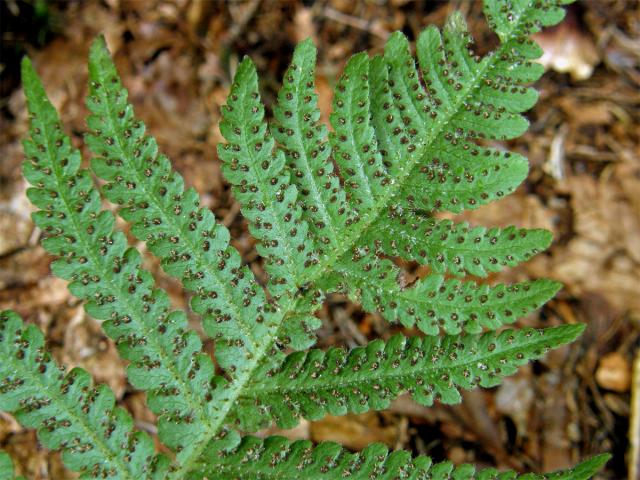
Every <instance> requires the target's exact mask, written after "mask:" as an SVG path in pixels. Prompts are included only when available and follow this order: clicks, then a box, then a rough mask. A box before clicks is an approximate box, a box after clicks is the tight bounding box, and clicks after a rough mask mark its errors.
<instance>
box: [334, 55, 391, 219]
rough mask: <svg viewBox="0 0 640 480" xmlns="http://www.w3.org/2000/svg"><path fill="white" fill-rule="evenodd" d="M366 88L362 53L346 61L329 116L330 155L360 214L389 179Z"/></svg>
mask: <svg viewBox="0 0 640 480" xmlns="http://www.w3.org/2000/svg"><path fill="white" fill-rule="evenodd" d="M369 88H370V85H369V57H368V56H367V54H366V53H364V52H362V53H359V54H357V55H354V56H353V57H351V59H350V60H349V62H348V63H347V65H346V67H345V69H344V73H343V74H342V76H341V77H340V80H339V82H338V84H337V86H336V91H335V96H334V99H333V113H332V114H331V116H330V121H331V126H332V127H333V130H334V131H333V132H332V133H331V134H330V135H329V140H330V143H331V148H332V151H333V157H334V159H335V161H336V163H337V165H338V167H339V169H340V175H341V176H342V178H343V180H344V189H345V193H346V196H347V198H348V200H349V203H350V204H352V205H353V206H354V208H356V209H357V210H358V212H359V214H360V215H366V214H368V213H369V211H370V210H371V209H372V208H373V207H374V205H375V203H376V200H377V199H378V198H379V197H380V196H381V195H383V191H384V189H385V187H386V186H388V185H389V182H390V179H389V176H388V175H387V173H386V168H385V166H384V165H383V164H382V156H381V155H380V152H379V151H378V142H377V140H376V137H375V131H374V129H373V126H372V124H371V119H370V108H371V107H370V92H369ZM356 223H357V222H356Z"/></svg>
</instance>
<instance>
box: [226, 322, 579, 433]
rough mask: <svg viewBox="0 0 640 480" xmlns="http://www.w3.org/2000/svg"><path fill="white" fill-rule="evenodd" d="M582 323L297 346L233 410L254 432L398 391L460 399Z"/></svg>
mask: <svg viewBox="0 0 640 480" xmlns="http://www.w3.org/2000/svg"><path fill="white" fill-rule="evenodd" d="M583 330H584V325H582V324H580V325H563V326H560V327H554V328H548V329H545V330H534V329H522V330H505V331H503V332H501V333H495V332H488V333H486V334H483V335H466V336H463V337H460V336H455V335H447V336H444V337H425V338H419V337H408V338H407V337H404V336H402V335H396V336H394V337H392V338H391V339H389V340H388V341H387V342H383V341H382V340H374V341H373V342H371V343H369V344H368V345H367V346H366V347H357V348H354V349H352V350H351V351H346V350H344V349H342V348H332V349H329V350H327V351H326V352H325V351H322V350H308V351H306V352H295V353H292V354H290V355H289V356H287V359H286V361H285V362H284V363H283V364H282V365H281V366H280V367H279V368H278V369H276V370H264V371H259V372H257V373H256V375H255V376H254V378H253V379H252V381H251V382H249V383H248V385H247V389H246V390H245V392H244V393H243V394H242V395H241V396H240V398H239V399H238V406H237V407H236V411H235V415H236V416H237V418H238V420H239V422H240V426H241V428H242V429H243V430H245V431H256V430H258V429H259V428H264V427H265V426H269V425H270V424H271V422H272V421H275V422H276V423H277V424H278V426H280V427H281V428H292V427H294V426H295V425H296V424H297V423H298V419H299V417H304V418H306V419H308V420H318V419H320V418H322V417H323V416H325V415H327V414H328V415H345V414H347V413H364V412H366V411H369V410H384V409H386V408H389V405H390V403H391V401H392V400H394V399H395V398H396V397H397V396H398V395H399V394H401V393H403V392H410V393H411V396H412V398H413V399H414V400H415V401H417V402H418V403H420V404H421V405H427V406H430V405H432V404H433V402H434V401H435V400H438V401H440V402H442V403H447V404H453V403H459V402H460V401H461V397H460V394H459V389H471V388H475V387H477V386H481V387H485V388H488V387H494V386H496V385H498V384H499V383H500V382H501V380H502V378H503V377H505V376H508V375H513V374H514V373H515V372H516V370H517V367H519V366H520V365H524V364H525V363H527V362H529V361H531V360H534V359H536V358H539V357H541V356H542V355H544V354H545V353H546V352H547V351H548V350H550V349H553V348H557V347H558V346H560V345H564V344H566V343H569V342H572V341H573V340H575V339H576V338H577V337H578V336H579V335H580V334H581V333H582V331H583Z"/></svg>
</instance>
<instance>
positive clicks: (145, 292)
mask: <svg viewBox="0 0 640 480" xmlns="http://www.w3.org/2000/svg"><path fill="white" fill-rule="evenodd" d="M562 3H565V2H562V1H554V0H541V1H537V2H529V1H526V0H514V1H512V2H510V3H509V6H508V8H507V6H506V4H504V2H501V1H498V0H487V1H485V14H486V17H487V20H488V22H489V25H490V26H491V28H492V29H493V31H494V32H495V33H496V34H497V35H498V37H499V39H500V42H501V43H500V46H499V47H498V48H497V50H496V51H494V52H492V53H491V54H489V55H487V56H485V57H484V58H480V57H478V56H476V54H475V53H474V51H473V40H472V39H471V37H470V35H469V34H468V32H467V28H466V25H465V22H464V20H463V19H462V17H461V16H460V15H459V14H453V15H452V16H451V17H450V18H449V20H448V21H447V23H446V25H445V27H444V28H443V30H442V31H439V30H438V29H436V28H435V27H429V28H427V29H426V30H424V31H423V32H422V33H421V34H420V36H419V37H418V39H417V42H416V46H415V59H414V56H413V55H412V53H411V48H410V45H409V42H408V40H407V38H406V37H405V36H404V35H402V34H401V33H395V34H393V35H392V36H391V37H390V38H389V40H388V42H387V44H386V46H385V50H384V53H383V54H382V55H379V56H376V57H373V58H371V57H369V56H368V55H367V54H366V53H360V54H357V55H355V56H353V57H352V58H351V59H350V60H349V62H348V63H347V65H346V67H345V70H344V73H343V74H342V76H341V77H340V79H339V80H338V82H337V85H336V91H335V95H334V99H333V113H332V114H331V116H330V124H331V131H330V132H329V130H328V128H327V126H326V125H324V124H322V123H321V122H320V111H319V108H318V97H317V94H316V92H315V83H314V81H315V64H316V55H317V53H316V47H315V46H314V45H313V43H312V42H311V41H309V40H307V41H304V42H302V43H301V44H299V45H298V46H297V47H296V49H295V52H294V55H293V59H292V62H291V65H290V66H289V68H288V69H287V71H286V72H285V74H284V77H283V81H282V85H283V86H282V88H281V90H280V92H279V94H278V101H277V104H276V105H275V107H274V111H273V117H274V118H273V121H272V122H271V123H267V121H266V120H265V116H266V115H265V108H264V106H263V105H262V103H261V100H260V95H259V91H258V90H259V89H258V76H257V72H256V69H255V66H254V65H253V63H252V62H251V60H249V59H248V58H246V59H244V60H243V61H242V62H241V64H240V65H239V66H238V69H237V72H236V74H235V78H234V82H233V85H232V87H231V92H230V94H229V98H228V101H227V104H226V105H225V106H224V107H223V108H222V114H223V115H222V121H221V124H220V131H221V133H222V135H223V136H224V138H225V143H223V144H221V145H219V146H218V156H219V158H220V160H221V161H222V170H223V173H224V175H225V177H226V179H227V181H228V182H229V183H230V185H231V188H232V191H233V194H234V196H235V198H236V200H237V201H238V202H239V203H240V206H241V212H242V214H243V216H244V217H245V219H246V220H247V222H248V225H249V231H250V233H251V234H252V235H253V236H254V237H255V239H256V240H257V242H258V243H257V247H256V248H257V251H258V254H259V255H260V256H261V257H262V259H263V261H264V263H263V266H264V270H265V272H266V274H267V281H266V283H265V284H262V283H261V282H258V281H257V279H256V278H255V276H254V274H253V272H252V271H251V269H250V268H249V267H248V266H247V265H246V264H244V263H243V261H242V259H241V256H240V254H239V252H238V251H237V250H236V249H235V248H234V247H233V246H232V245H231V244H230V234H229V231H228V230H227V229H226V227H224V226H223V225H221V224H220V223H217V222H216V219H215V217H214V215H213V213H212V212H211V211H210V210H209V209H207V208H205V207H203V206H202V205H203V202H202V201H201V199H200V197H199V195H198V193H197V192H196V191H195V190H194V189H193V188H187V187H186V186H185V182H184V180H183V178H182V176H181V175H180V174H179V173H178V172H176V171H174V170H173V169H172V166H171V163H170V161H169V159H168V158H167V157H165V156H164V155H163V154H162V153H160V151H159V148H158V144H157V142H156V140H155V139H154V138H153V137H152V136H151V135H149V134H148V133H147V131H146V127H145V125H144V123H143V122H142V121H141V120H139V119H137V118H136V116H135V113H134V109H133V106H132V105H131V104H130V103H128V93H127V90H126V89H125V88H124V87H123V85H122V83H121V81H120V78H119V76H118V73H117V70H116V68H115V65H114V63H113V60H112V58H111V56H110V54H109V52H108V50H107V47H106V43H105V41H104V39H102V38H99V39H97V40H96V41H95V42H94V44H93V45H92V47H91V51H90V55H89V95H88V97H87V107H88V110H89V117H88V119H87V124H88V127H89V132H88V133H87V135H86V136H85V141H86V144H87V146H88V147H89V149H90V151H91V153H92V155H93V157H92V158H91V171H89V170H87V169H84V168H81V165H80V164H81V157H80V153H79V151H78V150H76V149H74V148H73V147H72V146H71V141H70V139H69V138H68V137H67V136H66V135H65V134H64V133H63V131H62V128H61V126H60V122H59V119H58V115H57V112H56V111H55V109H54V108H53V106H52V105H51V103H50V102H49V100H48V99H47V97H46V94H45V92H44V89H43V87H42V85H41V83H40V80H39V78H38V77H37V74H36V73H35V71H34V69H33V67H32V65H31V63H30V62H29V61H28V60H25V61H24V62H23V85H24V89H25V93H26V97H27V103H28V109H29V113H30V138H28V139H26V140H25V142H24V150H25V156H26V161H25V163H24V175H25V178H26V179H27V181H28V182H29V183H30V184H31V185H32V187H31V188H30V189H29V190H28V196H29V199H30V200H31V202H32V203H33V204H34V206H35V207H36V208H37V209H38V211H36V212H35V213H34V214H33V219H34V222H35V223H36V225H38V226H39V227H40V228H41V229H42V230H43V232H44V234H45V236H46V239H45V240H44V241H43V246H44V248H45V249H46V250H47V251H48V252H50V253H51V254H53V255H55V256H57V257H58V259H57V260H55V262H54V263H53V264H52V270H53V272H54V273H55V274H56V275H57V276H59V277H61V278H63V279H66V280H68V281H69V289H70V291H71V292H72V293H73V294H74V295H76V296H77V297H78V298H80V299H82V300H83V301H84V305H85V309H86V311H87V313H88V314H89V315H91V316H92V317H94V318H96V319H98V320H102V321H103V327H104V330H105V332H106V333H107V335H109V337H110V338H112V340H113V341H114V342H115V344H116V345H117V347H118V351H119V353H120V355H121V356H122V357H123V358H124V359H125V360H127V361H128V367H127V375H128V378H129V381H130V382H131V384H132V385H133V386H134V387H135V388H137V389H140V390H143V391H145V392H146V394H147V398H148V405H149V408H150V409H151V410H152V411H153V412H154V413H155V414H156V415H157V417H158V436H159V439H160V441H161V442H162V443H163V444H164V445H165V446H166V447H168V449H169V450H170V451H171V453H170V455H169V456H164V455H158V454H156V452H155V450H154V447H153V443H152V441H151V439H150V437H149V436H148V435H147V434H145V433H142V432H136V431H135V429H134V427H133V422H132V419H131V417H130V416H129V415H128V414H127V413H126V412H125V411H124V410H122V409H120V408H117V407H115V398H114V396H113V393H112V392H111V391H110V390H109V389H108V388H107V387H105V386H97V387H93V386H91V381H90V378H89V376H88V374H87V373H86V372H84V371H83V370H80V369H74V370H72V371H71V372H69V373H67V374H64V373H61V372H62V371H61V370H60V369H59V368H58V367H56V366H55V365H53V362H52V361H51V358H50V355H49V354H48V353H46V351H45V349H44V338H43V335H42V333H41V332H40V331H39V330H38V329H37V328H36V327H34V326H25V325H24V324H23V322H22V320H21V319H20V318H19V317H17V315H16V314H14V313H12V312H4V313H2V314H0V349H2V355H3V358H6V359H7V361H6V362H3V364H2V365H1V366H0V407H1V408H2V409H3V410H5V411H8V412H13V413H14V414H15V415H16V418H17V419H18V420H19V421H21V422H22V423H23V424H24V425H26V426H29V427H32V428H36V429H37V430H38V433H39V438H40V439H41V441H42V442H43V444H44V445H45V446H47V447H49V448H60V449H62V450H63V452H64V454H63V459H64V461H65V464H66V465H67V466H68V467H69V468H71V469H74V470H77V471H80V472H82V474H83V478H166V479H183V478H199V479H202V478H221V479H222V478H255V479H269V478H273V479H276V478H278V479H287V478H291V479H294V478H296V479H297V478H309V479H316V478H318V479H320V478H326V479H330V478H336V479H337V478H354V479H355V478H357V479H360V478H362V479H365V478H367V479H369V478H389V479H391V478H461V479H462V478H472V477H473V478H482V479H485V478H486V479H489V478H501V479H502V478H504V479H507V478H508V479H511V478H516V477H517V478H531V479H533V478H558V479H559V478H567V479H569V478H571V479H574V478H575V479H582V478H585V479H586V478H589V477H590V476H591V475H592V474H593V473H594V472H595V471H597V470H598V469H599V468H600V467H601V466H602V464H603V463H604V462H605V461H606V458H605V457H604V456H600V457H594V458H593V459H591V460H587V461H586V462H584V463H582V464H580V465H578V466H577V467H576V468H575V469H573V470H571V471H564V472H559V473H556V474H551V475H550V476H547V477H541V476H536V475H524V476H520V477H518V476H517V475H516V473H514V472H503V473H498V472H497V471H495V470H493V469H487V470H481V471H476V470H475V469H474V467H472V466H470V465H461V466H458V467H454V466H453V465H452V464H450V463H441V464H432V462H431V460H430V459H429V458H427V457H416V458H411V455H410V454H409V453H408V452H404V451H400V452H393V453H389V452H388V450H387V449H386V447H383V446H381V445H377V444H374V445H371V446H369V447H367V448H366V449H365V450H364V451H362V452H361V453H349V452H346V451H345V450H344V449H343V448H341V447H340V446H338V445H335V444H330V443H324V444H320V445H318V446H315V447H313V446H312V445H311V444H310V443H309V442H289V441H288V440H285V439H283V438H280V437H269V438H267V439H265V440H260V439H257V438H255V437H251V436H248V435H244V434H246V433H250V432H255V431H257V430H259V429H261V428H264V427H268V426H270V425H272V424H274V423H275V424H277V425H279V426H280V427H284V428H289V427H293V426H295V425H296V424H297V423H298V422H299V420H300V418H307V419H310V420H316V419H319V418H322V417H323V416H325V415H327V414H331V415H344V414H347V413H361V412H365V411H368V410H381V409H384V408H387V407H388V406H389V404H390V402H391V401H392V400H393V399H395V398H396V397H397V396H398V395H399V394H401V393H403V392H408V393H409V394H410V395H411V397H412V398H413V399H414V400H415V401H416V402H418V403H420V404H422V405H427V406H428V405H431V404H433V403H434V402H435V401H440V402H442V403H459V402H460V401H461V395H460V390H462V389H470V388H474V387H477V386H481V387H492V386H495V385H498V384H499V383H500V382H501V379H502V378H504V377H505V376H507V375H511V374H513V373H514V372H515V371H516V370H517V367H519V366H520V365H522V364H524V363H526V362H528V361H531V360H533V359H537V358H540V357H541V356H543V355H544V354H545V353H546V352H547V351H548V350H549V349H552V348H557V347H559V346H560V345H564V344H566V343H569V342H571V341H573V340H574V339H575V338H576V337H577V336H578V335H580V333H581V332H582V331H583V329H584V327H583V326H582V325H565V326H559V327H552V328H546V329H542V330H534V329H507V330H505V329H504V327H505V326H506V325H510V324H513V323H514V322H515V321H516V320H517V319H518V318H521V317H523V316H526V315H527V314H529V313H530V312H531V311H533V310H534V309H536V308H539V307H540V306H541V305H543V304H544V303H545V302H546V301H548V300H549V299H550V298H552V297H553V295H554V294H555V293H556V292H557V291H558V289H559V288H560V285H559V284H558V283H557V282H554V281H552V280H545V279H542V280H535V281H530V282H521V283H515V284H511V285H490V284H488V283H483V282H479V281H477V280H469V279H466V280H465V279H463V277H464V276H465V275H473V276H475V277H486V276H488V275H489V274H491V273H494V272H497V271H500V270H501V269H503V268H504V267H511V266H515V265H517V264H518V263H520V262H523V261H526V260H528V259H529V258H531V257H532V256H533V255H536V254H538V253H539V252H541V251H543V250H545V249H546V248H547V247H548V246H549V245H550V243H551V236H550V234H549V233H548V232H546V231H544V230H539V229H521V228H516V227H513V226H509V227H506V228H486V227H476V226H470V225H469V224H467V223H456V222H455V221H452V220H443V219H441V218H440V217H439V216H438V213H439V212H444V211H448V212H452V213H459V212H461V211H463V210H465V209H472V208H477V207H480V206H481V205H484V204H486V203H488V202H491V201H494V200H497V199H499V198H502V197H504V196H505V195H507V194H509V193H510V192H512V191H513V190H514V189H515V188H517V186H518V185H519V184H520V183H521V182H522V181H523V180H524V178H525V177H526V175H527V171H528V163H527V160H526V159H525V158H524V157H522V156H520V155H518V154H516V153H512V152H508V151H503V150H500V149H497V148H491V147H488V146H487V145H488V144H490V142H491V141H493V140H503V139H509V138H515V137H517V136H519V135H521V134H522V133H523V132H524V130H526V128H527V125H528V124H527V121H526V119H525V118H524V117H523V116H522V112H524V111H526V110H527V109H529V108H531V106H532V105H533V104H534V103H535V101H536V99H537V93H536V92H535V90H533V89H532V88H530V87H528V86H526V84H528V83H530V82H533V81H535V80H536V79H537V78H538V77H539V76H540V75H541V73H542V69H541V67H540V66H539V65H538V64H537V63H534V62H532V60H534V59H535V58H537V57H538V56H539V55H540V53H541V51H540V48H539V47H538V46H537V45H536V44H535V43H534V42H532V41H531V40H530V38H529V37H530V35H531V34H532V33H534V32H536V31H538V30H539V29H540V28H542V27H543V26H548V25H554V24H556V23H558V22H559V21H560V20H561V19H562V17H563V14H564V12H563V9H562V8H560V4H562ZM92 173H93V174H95V175H96V176H97V177H99V178H100V179H102V180H104V183H103V184H102V186H101V187H100V190H98V188H96V186H95V185H94V183H93V181H92V178H91V175H92ZM101 194H102V195H103V196H104V197H105V198H106V199H107V200H108V201H110V202H112V203H113V204H114V205H116V206H117V214H118V215H119V216H121V217H122V219H124V220H125V221H127V222H129V223H130V224H131V233H132V234H133V235H134V236H135V237H137V238H138V239H139V240H141V241H144V242H146V246H147V247H148V249H149V250H150V251H151V253H153V254H154V255H155V256H156V257H158V258H159V259H160V262H161V266H162V268H163V269H164V271H165V272H166V273H167V274H169V275H171V276H173V277H175V278H177V279H178V280H180V281H181V283H182V284H183V285H184V287H185V289H186V290H187V291H188V292H189V294H190V297H191V302H190V306H191V309H192V310H193V312H195V313H196V314H197V315H199V317H200V319H201V321H202V326H203V330H204V333H205V335H207V336H208V337H210V338H212V339H213V340H214V342H215V364H214V361H213V359H212V358H211V356H210V355H208V354H207V353H205V352H204V351H203V350H202V340H201V339H200V338H199V336H198V335H197V334H196V333H195V332H194V331H193V330H192V329H191V328H190V327H189V326H188V323H187V313H186V312H185V311H182V310H174V309H172V308H171V307H170V303H169V296H168V294H167V293H166V292H165V291H164V290H162V289H159V288H157V287H156V286H155V285H154V281H153V277H152V275H151V273H150V272H148V271H146V270H144V269H143V267H142V257H141V255H140V253H139V252H138V251H137V250H136V249H134V248H130V247H129V245H128V243H127V240H126V236H125V235H124V233H123V232H121V231H120V230H118V228H116V226H115V218H114V215H113V214H112V213H111V212H110V211H109V210H105V209H103V208H102V206H101ZM397 259H402V260H404V261H412V262H417V263H418V264H421V265H425V266H428V271H429V273H428V274H427V275H426V276H424V277H423V278H419V279H418V280H416V281H415V282H414V283H413V284H412V285H405V284H404V282H403V272H402V270H401V269H400V268H399V267H398V266H397V264H398V262H396V261H394V260H397ZM335 292H340V293H343V294H346V295H348V296H349V298H351V299H352V300H354V301H356V302H358V303H360V304H361V305H362V307H363V309H365V310H366V311H369V312H378V313H379V314H380V315H382V317H384V318H385V319H386V320H388V321H389V322H392V323H398V324H400V325H402V326H404V327H416V328H417V329H418V330H419V331H420V332H421V335H420V336H416V335H414V336H404V335H395V336H393V337H391V338H390V339H388V340H386V341H383V340H381V339H378V340H374V341H372V342H370V343H369V344H368V345H366V346H363V347H357V348H354V349H351V350H347V349H342V348H331V349H328V350H320V349H313V348H311V347H312V346H313V344H314V343H315V338H316V333H315V331H316V330H317V329H318V328H319V326H320V321H319V319H318V318H317V317H316V316H315V312H316V311H317V310H318V309H319V308H320V306H321V305H322V303H323V301H324V299H325V298H326V296H327V295H328V294H330V293H335ZM216 366H217V367H218V368H219V373H217V372H216ZM98 411H100V412H103V413H101V415H98V414H97V413H96V412H98ZM241 432H242V434H241ZM70 439H72V440H71V441H70ZM0 462H5V464H7V465H9V464H8V463H7V460H6V457H4V456H2V455H0ZM0 465H2V464H1V463H0ZM1 469H2V468H1V467H0V470H1Z"/></svg>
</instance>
